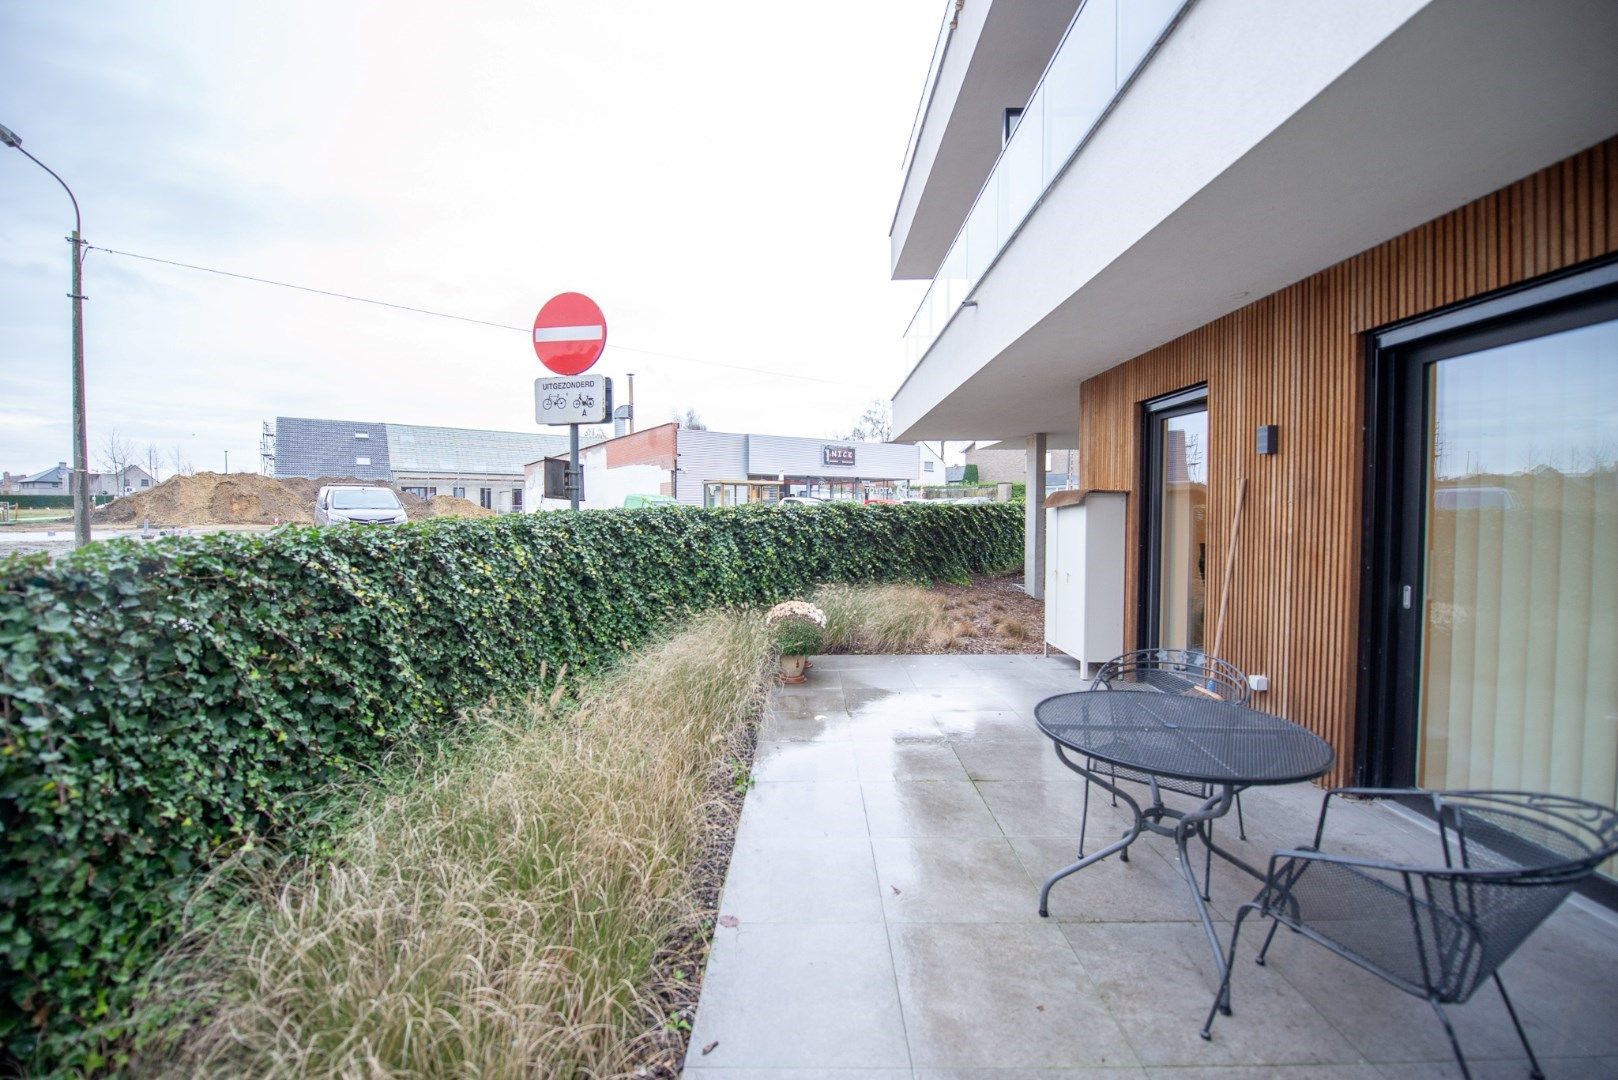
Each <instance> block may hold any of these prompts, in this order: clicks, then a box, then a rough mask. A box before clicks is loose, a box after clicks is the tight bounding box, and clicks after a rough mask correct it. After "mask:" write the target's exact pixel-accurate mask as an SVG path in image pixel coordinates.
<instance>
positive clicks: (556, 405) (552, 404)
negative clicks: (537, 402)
mask: <svg viewBox="0 0 1618 1080" xmlns="http://www.w3.org/2000/svg"><path fill="white" fill-rule="evenodd" d="M541 405H542V406H543V407H544V408H545V409H546V410H547V411H548V410H550V409H565V408H567V398H566V397H564V396H563V395H561V394H552V395H551V396H550V397H548V398H546V399H545V400H544V401H543V402H541ZM577 407H578V406H577V404H576V403H575V405H574V408H577Z"/></svg>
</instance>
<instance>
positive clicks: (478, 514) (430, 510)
mask: <svg viewBox="0 0 1618 1080" xmlns="http://www.w3.org/2000/svg"><path fill="white" fill-rule="evenodd" d="M419 501H420V500H418V502H419ZM405 512H406V513H408V514H409V515H410V516H411V518H412V519H414V518H417V517H469V518H483V517H494V511H493V510H490V509H488V508H486V507H482V506H479V505H478V504H477V503H475V502H473V501H472V500H471V499H457V498H456V497H455V496H453V495H434V496H433V497H432V498H431V499H428V500H427V501H426V502H422V503H421V513H420V514H418V513H416V510H415V508H414V507H412V506H410V505H409V504H408V503H407V504H405Z"/></svg>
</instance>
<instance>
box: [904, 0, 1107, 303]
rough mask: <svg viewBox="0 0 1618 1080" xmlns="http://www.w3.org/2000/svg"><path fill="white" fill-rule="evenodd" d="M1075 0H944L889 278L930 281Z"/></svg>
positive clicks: (912, 140)
mask: <svg viewBox="0 0 1618 1080" xmlns="http://www.w3.org/2000/svg"><path fill="white" fill-rule="evenodd" d="M1078 6H1079V0H964V2H959V0H945V3H944V9H945V10H944V12H943V24H942V25H941V26H940V28H939V34H938V44H937V46H936V47H935V48H934V50H933V62H932V66H931V68H930V70H929V71H928V74H927V85H926V87H925V88H924V90H923V93H922V99H921V104H920V106H919V107H918V109H917V112H916V121H915V127H914V130H913V131H912V132H911V136H910V145H909V147H908V148H907V152H906V156H905V176H904V187H903V189H902V190H901V191H900V193H899V205H898V208H897V210H895V212H894V217H893V224H892V227H891V228H890V229H889V234H888V235H889V240H890V242H891V244H892V248H893V276H894V277H895V278H930V277H932V276H933V275H934V273H935V272H936V271H937V270H938V267H939V264H940V263H942V262H943V259H944V254H945V252H946V251H948V250H949V246H950V242H951V241H953V240H954V239H955V234H956V233H957V232H959V231H960V228H961V223H962V222H963V221H965V220H966V213H967V211H968V210H970V209H971V208H972V202H973V200H974V199H976V198H977V194H978V190H979V189H980V188H982V186H983V181H984V178H985V177H987V176H988V175H989V170H990V169H991V168H993V167H994V162H995V158H996V157H998V156H999V154H1000V148H1001V145H1002V144H1003V143H1004V141H1005V138H1004V132H1005V111H1006V109H1008V108H1020V107H1021V106H1022V105H1023V104H1024V103H1025V102H1026V101H1027V100H1028V96H1029V94H1031V93H1032V92H1033V89H1034V84H1035V83H1036V82H1037V81H1038V80H1039V74H1040V72H1041V71H1043V70H1044V69H1045V65H1046V63H1047V62H1048V61H1049V60H1050V58H1051V54H1052V52H1053V51H1054V50H1055V48H1056V43H1057V42H1058V41H1060V40H1061V37H1062V31H1063V30H1064V29H1065V28H1066V27H1067V25H1068V23H1069V22H1071V21H1072V19H1073V13H1074V11H1075V10H1076V9H1077V8H1078Z"/></svg>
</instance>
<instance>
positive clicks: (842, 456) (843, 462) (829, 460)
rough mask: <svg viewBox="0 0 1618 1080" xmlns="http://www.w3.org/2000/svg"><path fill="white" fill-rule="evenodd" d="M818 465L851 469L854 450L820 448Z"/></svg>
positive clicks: (849, 448)
mask: <svg viewBox="0 0 1618 1080" xmlns="http://www.w3.org/2000/svg"><path fill="white" fill-rule="evenodd" d="M820 463H821V464H822V465H838V466H842V467H843V468H848V469H852V468H853V467H854V448H853V447H852V446H822V447H821V448H820Z"/></svg>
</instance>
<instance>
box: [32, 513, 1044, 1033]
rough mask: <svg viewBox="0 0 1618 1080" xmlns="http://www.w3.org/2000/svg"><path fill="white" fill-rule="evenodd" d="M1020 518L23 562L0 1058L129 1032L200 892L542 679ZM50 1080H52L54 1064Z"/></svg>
mask: <svg viewBox="0 0 1618 1080" xmlns="http://www.w3.org/2000/svg"><path fill="white" fill-rule="evenodd" d="M1021 553H1022V518H1021V511H1020V509H1019V508H1017V507H1011V506H949V505H943V506H932V505H926V504H907V505H902V506H871V507H860V506H852V505H846V504H845V505H839V504H830V505H826V506H819V507H790V506H789V507H768V508H754V507H740V508H733V509H717V510H693V509H687V508H676V507H662V508H655V509H642V510H612V511H589V512H584V513H570V512H560V513H550V514H534V515H515V516H510V517H502V518H497V519H492V520H479V521H472V520H457V519H439V520H433V521H427V522H422V523H419V524H415V525H408V526H398V527H392V528H385V529H357V528H348V529H327V530H320V529H314V528H291V529H288V530H285V531H282V532H280V533H277V534H275V535H271V536H253V535H242V534H217V535H212V536H204V537H195V538H177V539H171V540H163V541H158V542H156V543H152V544H146V545H140V544H136V543H133V542H131V541H114V542H111V543H103V544H94V545H91V546H89V547H87V548H85V549H83V550H82V551H80V552H77V553H75V554H73V555H71V556H69V557H67V558H64V559H62V560H60V561H58V562H56V563H54V564H47V563H46V562H45V560H44V558H43V557H42V556H35V557H13V558H11V559H10V560H6V561H0V959H3V962H4V968H5V972H6V975H5V977H6V980H7V985H5V986H4V987H3V988H0V990H3V992H0V1044H3V1045H4V1046H5V1048H6V1055H7V1056H9V1057H11V1058H12V1060H13V1061H14V1062H17V1061H27V1060H29V1059H30V1058H31V1057H33V1056H35V1054H36V1052H37V1049H38V1047H39V1045H40V1043H39V1040H40V1038H41V1036H42V1035H44V1034H46V1033H49V1032H52V1031H54V1032H58V1033H61V1032H64V1031H71V1030H74V1029H76V1028H79V1027H82V1026H83V1025H84V1024H85V1023H87V1022H90V1021H97V1020H103V1019H105V1020H109V1021H111V1022H113V1023H116V1022H117V1020H118V1017H119V1015H120V1010H121V1007H122V1006H123V1004H125V1003H127V1001H128V999H129V996H130V989H129V988H130V987H131V986H132V984H133V981H134V980H135V979H136V978H137V976H138V975H139V974H140V972H141V971H142V970H143V969H144V968H145V967H146V966H148V965H149V963H150V961H151V960H152V958H153V957H154V956H155V955H156V954H157V952H158V950H159V949H161V948H162V946H163V945H164V942H165V934H166V933H167V932H168V931H169V930H171V929H172V928H173V927H174V926H175V925H176V923H177V920H178V915H179V912H180V909H181V908H182V906H183V905H184V903H185V902H186V900H187V897H188V896H189V895H190V891H191V889H192V888H193V887H194V885H195V883H196V882H197V881H198V879H199V878H200V876H201V875H202V874H203V873H205V872H206V871H207V870H208V869H209V868H210V867H212V866H214V865H217V864H218V863H219V862H220V860H221V859H223V858H224V857H226V856H228V855H232V854H236V853H239V852H241V851H243V850H248V849H251V847H252V846H253V845H254V842H255V839H259V840H261V839H262V838H264V837H266V836H276V837H278V839H279V840H280V842H281V843H282V844H283V845H285V846H290V847H293V848H296V842H297V838H298V835H299V834H298V831H297V830H298V823H299V810H300V806H301V805H302V804H303V803H305V802H307V801H308V800H307V798H306V796H307V794H308V793H310V792H312V791H315V790H317V789H319V788H321V787H322V786H323V785H327V784H330V783H331V782H333V781H335V780H339V779H342V778H343V777H345V776H350V775H353V774H355V773H358V772H363V771H364V770H367V769H368V768H371V767H373V766H374V765H375V764H376V763H378V762H379V761H380V760H381V759H382V758H383V756H384V755H385V754H386V753H387V751H388V750H389V749H390V748H393V747H396V746H398V745H400V744H401V743H402V742H405V741H408V740H411V739H414V738H417V737H419V736H422V735H428V734H431V733H432V732H433V731H434V730H435V729H443V728H444V727H445V726H446V725H449V724H451V723H452V722H453V721H454V719H455V717H456V716H457V714H458V713H459V712H460V710H463V709H464V708H466V707H468V706H471V705H474V704H478V703H481V702H483V701H485V700H487V699H488V698H489V697H490V696H491V695H498V694H505V693H510V692H515V691H523V690H527V689H529V688H532V687H533V686H534V685H535V684H536V682H537V681H538V679H539V673H540V671H541V670H542V667H547V668H548V670H549V671H552V672H554V671H556V670H557V669H558V668H559V667H561V666H562V665H564V664H566V665H569V666H570V667H571V668H572V669H573V670H575V671H577V670H580V669H585V668H588V667H590V666H591V665H594V664H598V663H600V662H602V661H603V660H605V659H607V658H609V657H611V656H612V655H613V654H615V653H617V652H619V651H620V650H622V649H624V648H626V647H629V646H633V645H635V644H637V643H639V642H641V641H643V640H644V639H645V638H646V636H647V635H648V634H649V633H651V632H652V631H654V630H655V629H656V628H657V627H659V626H660V625H661V624H665V623H666V622H667V621H668V620H670V619H671V618H677V617H678V616H680V615H681V614H684V613H688V612H691V611H695V610H698V609H702V608H706V607H711V606H717V605H739V604H770V603H774V602H777V601H780V600H782V599H786V598H789V597H791V596H793V595H797V594H801V593H803V592H804V591H806V590H807V589H808V588H809V587H810V586H811V585H813V584H815V583H817V582H822V581H848V582H874V581H896V580H897V581H907V580H908V581H926V580H932V579H939V578H959V577H961V576H963V575H965V574H968V573H972V572H978V571H984V570H995V569H1001V568H1005V567H1009V566H1013V565H1016V564H1017V563H1018V562H1019V561H1020V559H1021V557H1022V554H1021ZM36 1064H47V1065H48V1063H39V1062H36Z"/></svg>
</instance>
